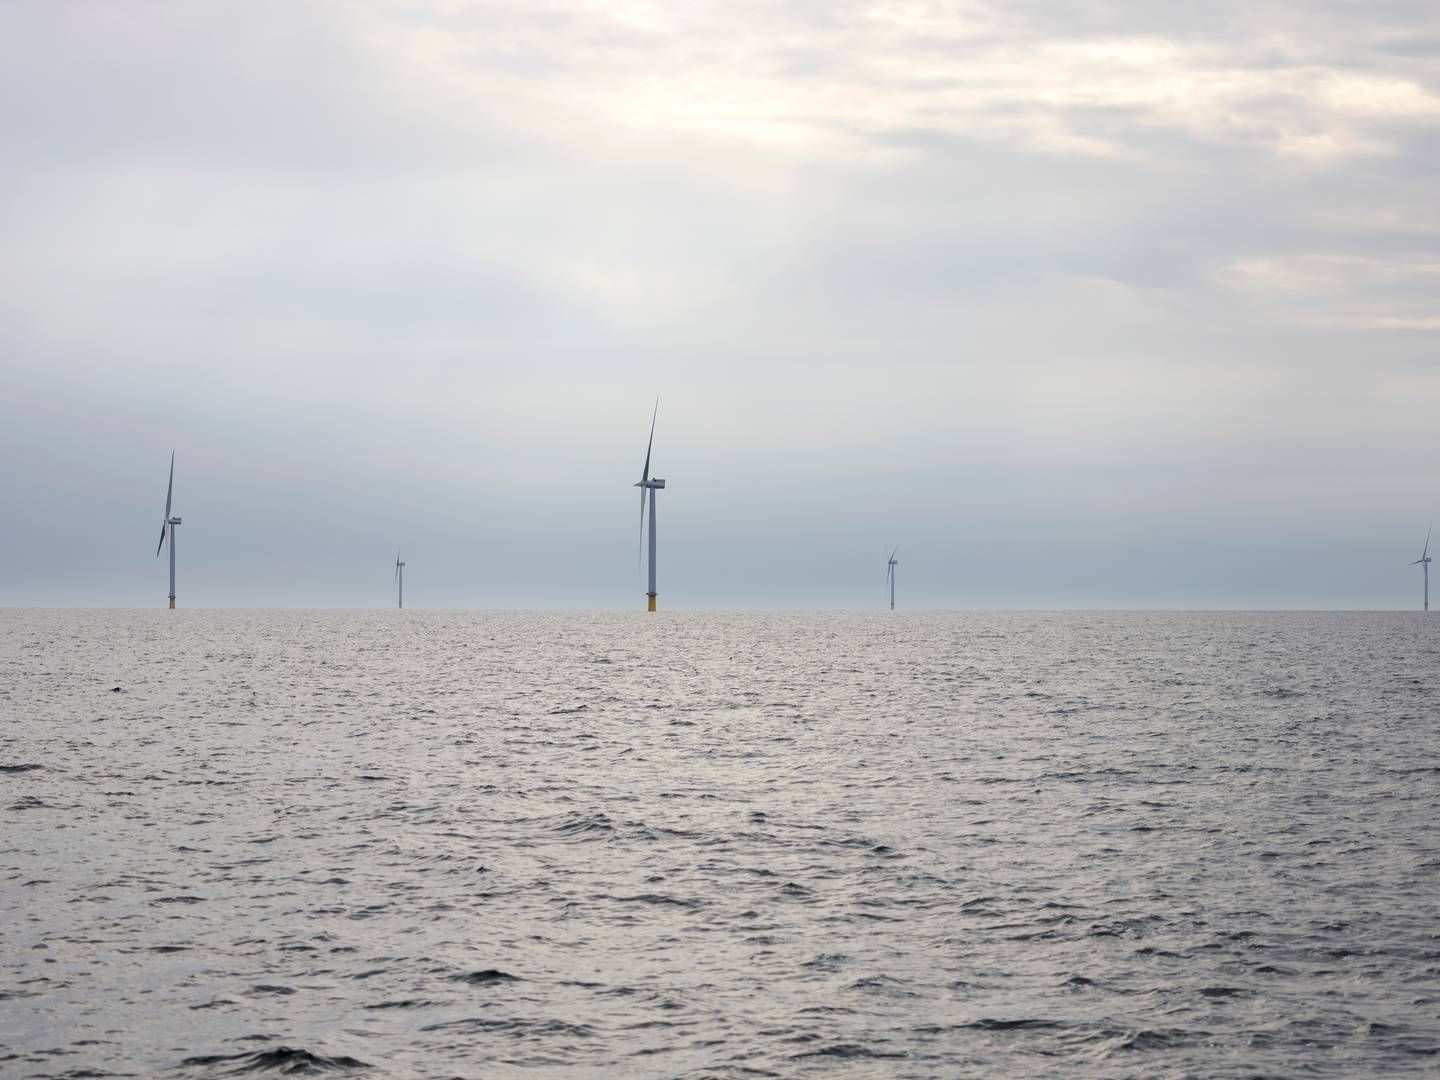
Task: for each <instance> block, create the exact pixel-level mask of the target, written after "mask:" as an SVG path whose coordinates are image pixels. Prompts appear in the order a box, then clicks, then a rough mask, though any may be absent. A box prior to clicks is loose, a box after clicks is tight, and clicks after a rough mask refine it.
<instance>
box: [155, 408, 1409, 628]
mask: <svg viewBox="0 0 1440 1080" xmlns="http://www.w3.org/2000/svg"><path fill="white" fill-rule="evenodd" d="M659 416H660V399H659V398H656V399H655V408H654V410H653V411H652V412H651V414H650V438H649V440H648V441H647V442H646V444H645V464H644V466H643V467H642V468H641V470H640V479H639V480H638V481H637V482H636V483H635V485H634V486H635V487H637V488H639V489H640V550H639V552H637V561H638V559H639V558H641V557H643V554H644V551H645V547H646V543H645V541H646V539H647V535H646V529H645V525H646V514H647V509H648V514H649V525H650V529H649V535H648V539H649V563H648V572H647V575H646V590H645V598H646V610H648V611H655V610H657V602H658V600H659V596H660V591H659V588H658V587H657V585H656V532H657V529H656V523H655V493H656V492H657V491H664V490H665V481H664V480H663V479H662V478H660V477H658V476H651V475H650V457H651V454H652V452H653V451H654V449H655V422H656V420H658V419H659ZM174 496H175V453H174V451H171V453H170V480H169V483H168V484H167V485H166V488H165V517H164V519H163V520H162V522H161V525H160V543H159V545H158V546H157V547H156V548H155V557H156V558H159V557H160V552H161V551H162V550H164V548H165V542H166V540H169V542H170V607H171V608H172V609H173V608H174V607H175V537H176V533H175V531H176V529H177V528H179V526H180V518H179V517H173V516H171V510H172V509H173V502H174ZM647 504H648V507H647ZM1431 531H1433V526H1432V529H1431V530H1430V531H1427V532H1426V533H1425V546H1424V548H1423V549H1422V550H1421V552H1420V558H1418V559H1416V560H1415V561H1414V562H1413V563H1411V564H1410V565H1411V566H1418V567H1420V568H1421V572H1422V574H1423V575H1424V602H1423V603H1424V606H1423V610H1424V611H1427V612H1428V611H1429V610H1430V563H1431V561H1432V560H1431V558H1430V534H1431ZM899 550H900V548H899V546H898V545H897V546H896V547H894V548H892V549H891V550H890V554H889V556H888V557H887V558H886V561H885V585H886V588H887V589H888V590H889V593H890V610H891V611H894V610H895V568H896V567H897V566H899V565H900V563H899V562H898V561H897V560H896V558H895V555H896V553H897V552H899ZM394 586H395V605H396V607H397V608H404V607H405V563H404V561H403V560H402V559H401V558H400V552H399V551H396V552H395V579H394Z"/></svg>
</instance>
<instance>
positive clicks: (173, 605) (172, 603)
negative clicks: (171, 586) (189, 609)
mask: <svg viewBox="0 0 1440 1080" xmlns="http://www.w3.org/2000/svg"><path fill="white" fill-rule="evenodd" d="M170 610H171V611H174V610H175V597H173V596H172V597H170Z"/></svg>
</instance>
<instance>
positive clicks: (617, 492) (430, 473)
mask: <svg viewBox="0 0 1440 1080" xmlns="http://www.w3.org/2000/svg"><path fill="white" fill-rule="evenodd" d="M0 251H3V258H0V455H3V462H4V468H3V469H0V508H3V519H4V523H5V528H4V529H3V535H0V605H92V604H93V605H157V606H159V605H163V604H164V603H165V593H166V591H167V588H166V586H167V581H166V567H165V565H164V563H165V560H164V559H163V558H161V559H159V560H157V559H156V558H155V555H154V551H155V542H156V540H157V538H158V534H159V530H160V520H161V516H162V511H163V508H164V497H165V479H166V469H167V467H168V462H169V455H170V451H171V450H172V449H174V450H175V451H176V455H177V458H176V461H177V464H176V502H175V512H176V513H177V514H179V515H181V516H182V517H183V518H184V524H183V525H182V526H181V527H180V531H179V541H180V546H179V556H180V583H179V593H180V604H181V606H185V607H212V606H232V605H318V606H352V605H354V606H379V605H384V604H386V603H389V602H391V592H390V589H391V578H392V573H393V571H392V565H391V564H392V563H393V561H394V558H395V549H396V548H397V547H401V548H403V551H404V556H405V558H406V561H407V562H408V563H409V575H410V576H409V582H408V586H409V587H408V590H407V592H408V594H409V599H410V600H411V602H412V603H413V604H414V605H416V606H436V607H442V606H443V607H461V606H477V607H524V606H607V607H610V606H614V607H640V606H642V605H643V603H644V598H643V592H644V584H643V580H642V578H641V577H640V575H639V574H638V573H637V568H636V561H637V560H636V555H637V540H638V524H639V522H638V493H637V492H636V491H635V490H634V489H633V488H632V487H631V486H630V485H631V484H633V483H634V481H635V480H637V479H639V473H640V468H641V464H642V460H643V457H644V451H645V436H646V433H647V429H648V425H649V419H650V408H651V405H652V403H653V401H654V398H655V395H656V394H657V393H658V394H659V395H660V397H661V404H660V418H659V423H658V427H657V431H656V436H655V454H654V465H655V471H656V472H657V473H658V474H659V475H661V476H664V477H666V478H667V479H668V481H669V487H668V489H667V490H666V491H664V492H662V493H661V495H660V512H659V525H660V540H661V559H660V603H661V606H662V607H754V606H762V607H875V606H879V605H880V603H881V602H882V596H883V586H884V559H885V554H886V551H887V549H888V547H889V546H891V545H895V544H899V545H900V552H899V556H898V558H899V560H900V567H899V583H900V589H899V593H900V601H901V605H902V606H905V605H909V606H916V607H920V606H924V607H1052V606H1053V607H1088V606H1099V607H1410V606H1418V605H1419V600H1420V568H1419V567H1410V566H1408V565H1407V564H1408V563H1409V562H1411V561H1412V560H1414V559H1416V558H1418V557H1419V555H1420V548H1421V544H1422V543H1423V541H1424V538H1425V531H1426V527H1427V525H1428V524H1429V522H1430V519H1431V518H1432V517H1433V516H1436V513H1437V510H1440V482H1437V465H1440V462H1437V460H1436V455H1435V452H1434V451H1435V449H1436V443H1437V427H1436V405H1437V402H1440V6H1437V5H1436V4H1435V2H1434V0H1371V2H1367V3H1357V2H1354V0H1304V2H1301V0H1294V2H1289V3H1267V2H1264V0H1245V2H1238V0H1237V2H1234V3H1231V2H1228V0H1215V2H1210V3H1205V4H1196V5H1178V4H1160V3H1155V2H1153V0H1112V2H1098V0H1097V2H1087V0H1073V2H1060V0H1006V2H1003V3H998V2H997V3H988V2H983V0H982V2H973V3H923V2H913V3H912V2H895V3H862V2H850V0H823V2H822V0H791V2H788V3H787V2H772V3H760V2H745V0H741V2H731V3H705V4H677V3H674V2H673V0H656V2H649V0H646V2H626V0H582V2H568V3H548V2H544V0H527V2H525V3H515V2H512V3H487V2H478V3H469V2H463V0H413V2H410V0H384V2H371V3H365V4H355V3H349V2H343V3H342V2H335V3H324V2H308V3H297V2H295V0H276V2H265V0H245V2H243V3H240V2H237V3H207V2H204V0H177V2H173V3H165V2H147V0H135V2H131V3H125V4H114V3H102V2H99V0H89V2H79V0H73V2H72V0H7V2H5V3H4V4H0ZM1437 599H1440V580H1437Z"/></svg>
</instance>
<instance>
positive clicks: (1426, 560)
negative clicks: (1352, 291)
mask: <svg viewBox="0 0 1440 1080" xmlns="http://www.w3.org/2000/svg"><path fill="white" fill-rule="evenodd" d="M1434 529H1435V526H1433V525H1432V526H1430V528H1429V529H1427V530H1426V531H1425V550H1424V551H1422V552H1420V558H1418V559H1416V560H1415V561H1414V562H1412V563H1411V564H1410V565H1411V566H1418V567H1420V569H1421V570H1422V571H1424V573H1425V610H1426V611H1429V610H1430V533H1431V532H1433V531H1434ZM171 591H172V592H173V591H174V587H173V586H172V587H171ZM170 606H171V607H174V606H175V605H174V604H171V605H170Z"/></svg>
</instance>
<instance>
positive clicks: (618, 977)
mask: <svg viewBox="0 0 1440 1080" xmlns="http://www.w3.org/2000/svg"><path fill="white" fill-rule="evenodd" d="M1437 660H1440V617H1437V618H1435V619H1426V618H1425V617H1423V616H1421V615H1419V614H1373V615H1372V614H1338V615H1337V614H1313V615H1312V614H1281V615H1267V614H974V615H971V614H923V615H920V614H903V613H897V614H895V615H891V614H889V613H885V614H883V615H880V614H873V615H839V614H834V615H832V614H824V615H778V614H775V615H770V614H702V613H670V612H662V613H661V614H659V615H658V616H648V617H647V616H646V615H644V614H643V613H636V614H634V615H630V614H624V615H620V614H492V613H484V614H481V613H461V612H421V611H406V612H299V611H285V612H265V611H184V610H182V611H177V612H167V611H153V612H152V611H143V612H141V611H107V612H81V611H64V612H54V611H50V612H47V611H5V612H0V945H3V949H0V1073H3V1074H4V1075H6V1076H17V1077H19V1076H98V1075H122V1074H131V1075H155V1074H163V1075H166V1076H173V1077H218V1076H231V1075H262V1076H263V1075H266V1074H285V1073H296V1074H301V1073H308V1072H325V1073H326V1074H327V1075H334V1076H346V1075H353V1076H356V1077H365V1076H377V1077H378V1076H384V1077H450V1076H466V1077H478V1076H505V1075H527V1076H553V1077H567V1076H568V1077H581V1076H586V1077H588V1076H617V1077H619V1076H623V1077H670V1076H715V1077H742V1076H785V1077H789V1076H807V1075H819V1074H824V1075H827V1076H828V1075H844V1076H875V1077H892V1076H894V1077H902V1076H903V1077H930V1076H967V1075H970V1076H987V1077H989V1076H1002V1077H1004V1076H1014V1077H1028V1076H1045V1075H1054V1076H1067V1077H1069V1076H1080V1077H1089V1076H1094V1077H1156V1076H1196V1077H1230V1076H1234V1077H1241V1076H1245V1077H1250V1076H1322V1077H1324V1076H1380V1075H1387V1076H1390V1075H1402V1074H1406V1073H1409V1074H1416V1075H1420V1074H1425V1075H1435V1074H1436V1071H1437V1069H1440V919H1437V916H1440V849H1437V843H1436V827H1437V821H1440V807H1437V798H1436V796H1437V794H1440V733H1437V732H1440V722H1437V721H1440V708H1437V705H1440V697H1437V674H1436V673H1437ZM115 687H119V688H120V689H119V690H118V691H115V690H114V689H112V688H115Z"/></svg>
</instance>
